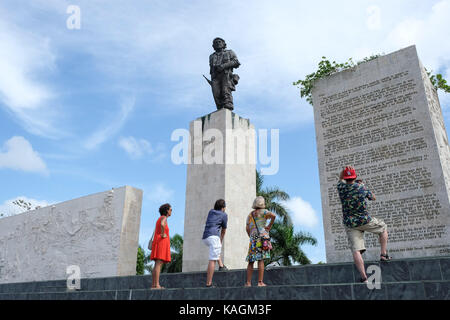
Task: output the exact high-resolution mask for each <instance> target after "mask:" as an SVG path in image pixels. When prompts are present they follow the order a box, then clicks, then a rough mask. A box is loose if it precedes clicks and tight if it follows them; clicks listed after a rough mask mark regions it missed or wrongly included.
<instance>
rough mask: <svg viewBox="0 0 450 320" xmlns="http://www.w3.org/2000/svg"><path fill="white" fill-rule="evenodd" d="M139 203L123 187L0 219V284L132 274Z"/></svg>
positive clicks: (135, 194) (136, 195)
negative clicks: (72, 272) (73, 269)
mask: <svg viewBox="0 0 450 320" xmlns="http://www.w3.org/2000/svg"><path fill="white" fill-rule="evenodd" d="M141 206H142V191H141V190H139V189H135V188H132V187H129V186H125V187H121V188H118V189H112V190H109V191H105V192H101V193H96V194H92V195H88V196H85V197H82V198H78V199H73V200H69V201H65V202H61V203H58V204H55V205H51V206H48V207H45V208H41V209H37V210H33V211H28V212H25V213H22V214H18V215H15V216H11V217H6V218H2V219H0V283H13V282H28V281H45V280H61V279H67V278H68V276H69V275H68V274H66V271H67V267H69V266H78V267H79V270H80V276H81V278H97V277H111V276H125V275H135V274H136V260H137V259H136V257H137V248H138V240H139V226H140V218H141Z"/></svg>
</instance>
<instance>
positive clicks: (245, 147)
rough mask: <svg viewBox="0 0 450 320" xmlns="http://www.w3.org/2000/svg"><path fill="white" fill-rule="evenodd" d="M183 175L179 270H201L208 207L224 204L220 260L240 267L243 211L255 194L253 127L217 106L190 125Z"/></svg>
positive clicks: (244, 240) (244, 236)
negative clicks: (180, 262) (223, 232)
mask: <svg viewBox="0 0 450 320" xmlns="http://www.w3.org/2000/svg"><path fill="white" fill-rule="evenodd" d="M190 140H191V141H190V143H189V151H188V153H189V162H188V165H187V179H186V209H185V210H186V212H185V218H184V245H183V267H182V268H183V272H187V271H204V270H206V267H207V265H208V247H207V246H206V245H205V244H204V243H203V242H202V236H203V230H204V227H205V222H206V218H207V216H208V212H209V210H211V209H213V208H214V203H215V202H216V200H217V199H224V200H225V202H226V205H227V207H226V211H225V212H226V213H227V214H228V227H227V231H226V234H225V239H224V243H223V244H222V259H223V262H224V264H226V266H227V267H228V268H229V269H239V268H245V266H246V262H245V257H246V255H247V250H248V243H249V239H248V235H247V233H246V231H245V222H246V218H247V215H248V214H249V213H250V212H251V210H252V204H253V200H254V199H255V197H256V149H255V130H254V126H253V125H252V124H250V122H249V120H247V119H243V118H241V117H239V116H238V115H236V114H235V113H233V112H231V111H230V110H228V109H220V110H218V111H215V112H212V113H210V114H208V115H206V116H204V117H201V118H198V119H196V120H194V121H192V122H191V123H190Z"/></svg>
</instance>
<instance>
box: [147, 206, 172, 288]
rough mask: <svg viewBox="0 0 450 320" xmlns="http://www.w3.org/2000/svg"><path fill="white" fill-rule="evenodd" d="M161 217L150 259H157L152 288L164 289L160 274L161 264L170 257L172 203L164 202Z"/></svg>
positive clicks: (157, 222) (160, 209)
mask: <svg viewBox="0 0 450 320" xmlns="http://www.w3.org/2000/svg"><path fill="white" fill-rule="evenodd" d="M159 214H160V215H161V217H159V219H158V221H156V227H155V235H154V237H153V243H152V254H151V255H150V260H154V261H155V266H154V267H153V271H152V289H164V287H161V286H160V285H159V274H160V273H161V265H162V264H163V263H169V262H170V261H171V259H170V236H169V226H168V225H167V218H168V217H170V216H171V215H172V207H171V206H170V204H168V203H166V204H163V205H162V206H161V207H160V208H159Z"/></svg>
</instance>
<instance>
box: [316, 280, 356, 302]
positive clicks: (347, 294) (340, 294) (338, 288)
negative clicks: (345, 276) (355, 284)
mask: <svg viewBox="0 0 450 320" xmlns="http://www.w3.org/2000/svg"><path fill="white" fill-rule="evenodd" d="M320 296H321V299H322V300H352V299H353V296H352V285H343V284H336V285H322V286H320Z"/></svg>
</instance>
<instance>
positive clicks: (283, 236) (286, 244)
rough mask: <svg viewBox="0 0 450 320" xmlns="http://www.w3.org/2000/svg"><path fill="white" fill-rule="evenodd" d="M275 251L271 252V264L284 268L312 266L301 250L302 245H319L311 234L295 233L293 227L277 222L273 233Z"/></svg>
mask: <svg viewBox="0 0 450 320" xmlns="http://www.w3.org/2000/svg"><path fill="white" fill-rule="evenodd" d="M270 235H271V237H272V245H273V250H272V251H271V257H270V261H269V262H268V263H271V262H274V261H276V262H278V263H279V264H280V265H283V266H290V265H292V264H293V263H296V262H297V263H300V264H310V263H311V261H310V260H309V259H308V257H307V256H306V254H305V252H304V251H303V250H302V249H301V246H302V245H305V244H310V245H313V246H315V245H317V240H316V239H315V238H314V237H313V236H312V235H311V234H309V233H305V232H294V226H293V225H285V224H282V223H277V222H275V223H274V224H273V227H272V230H271V233H270Z"/></svg>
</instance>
